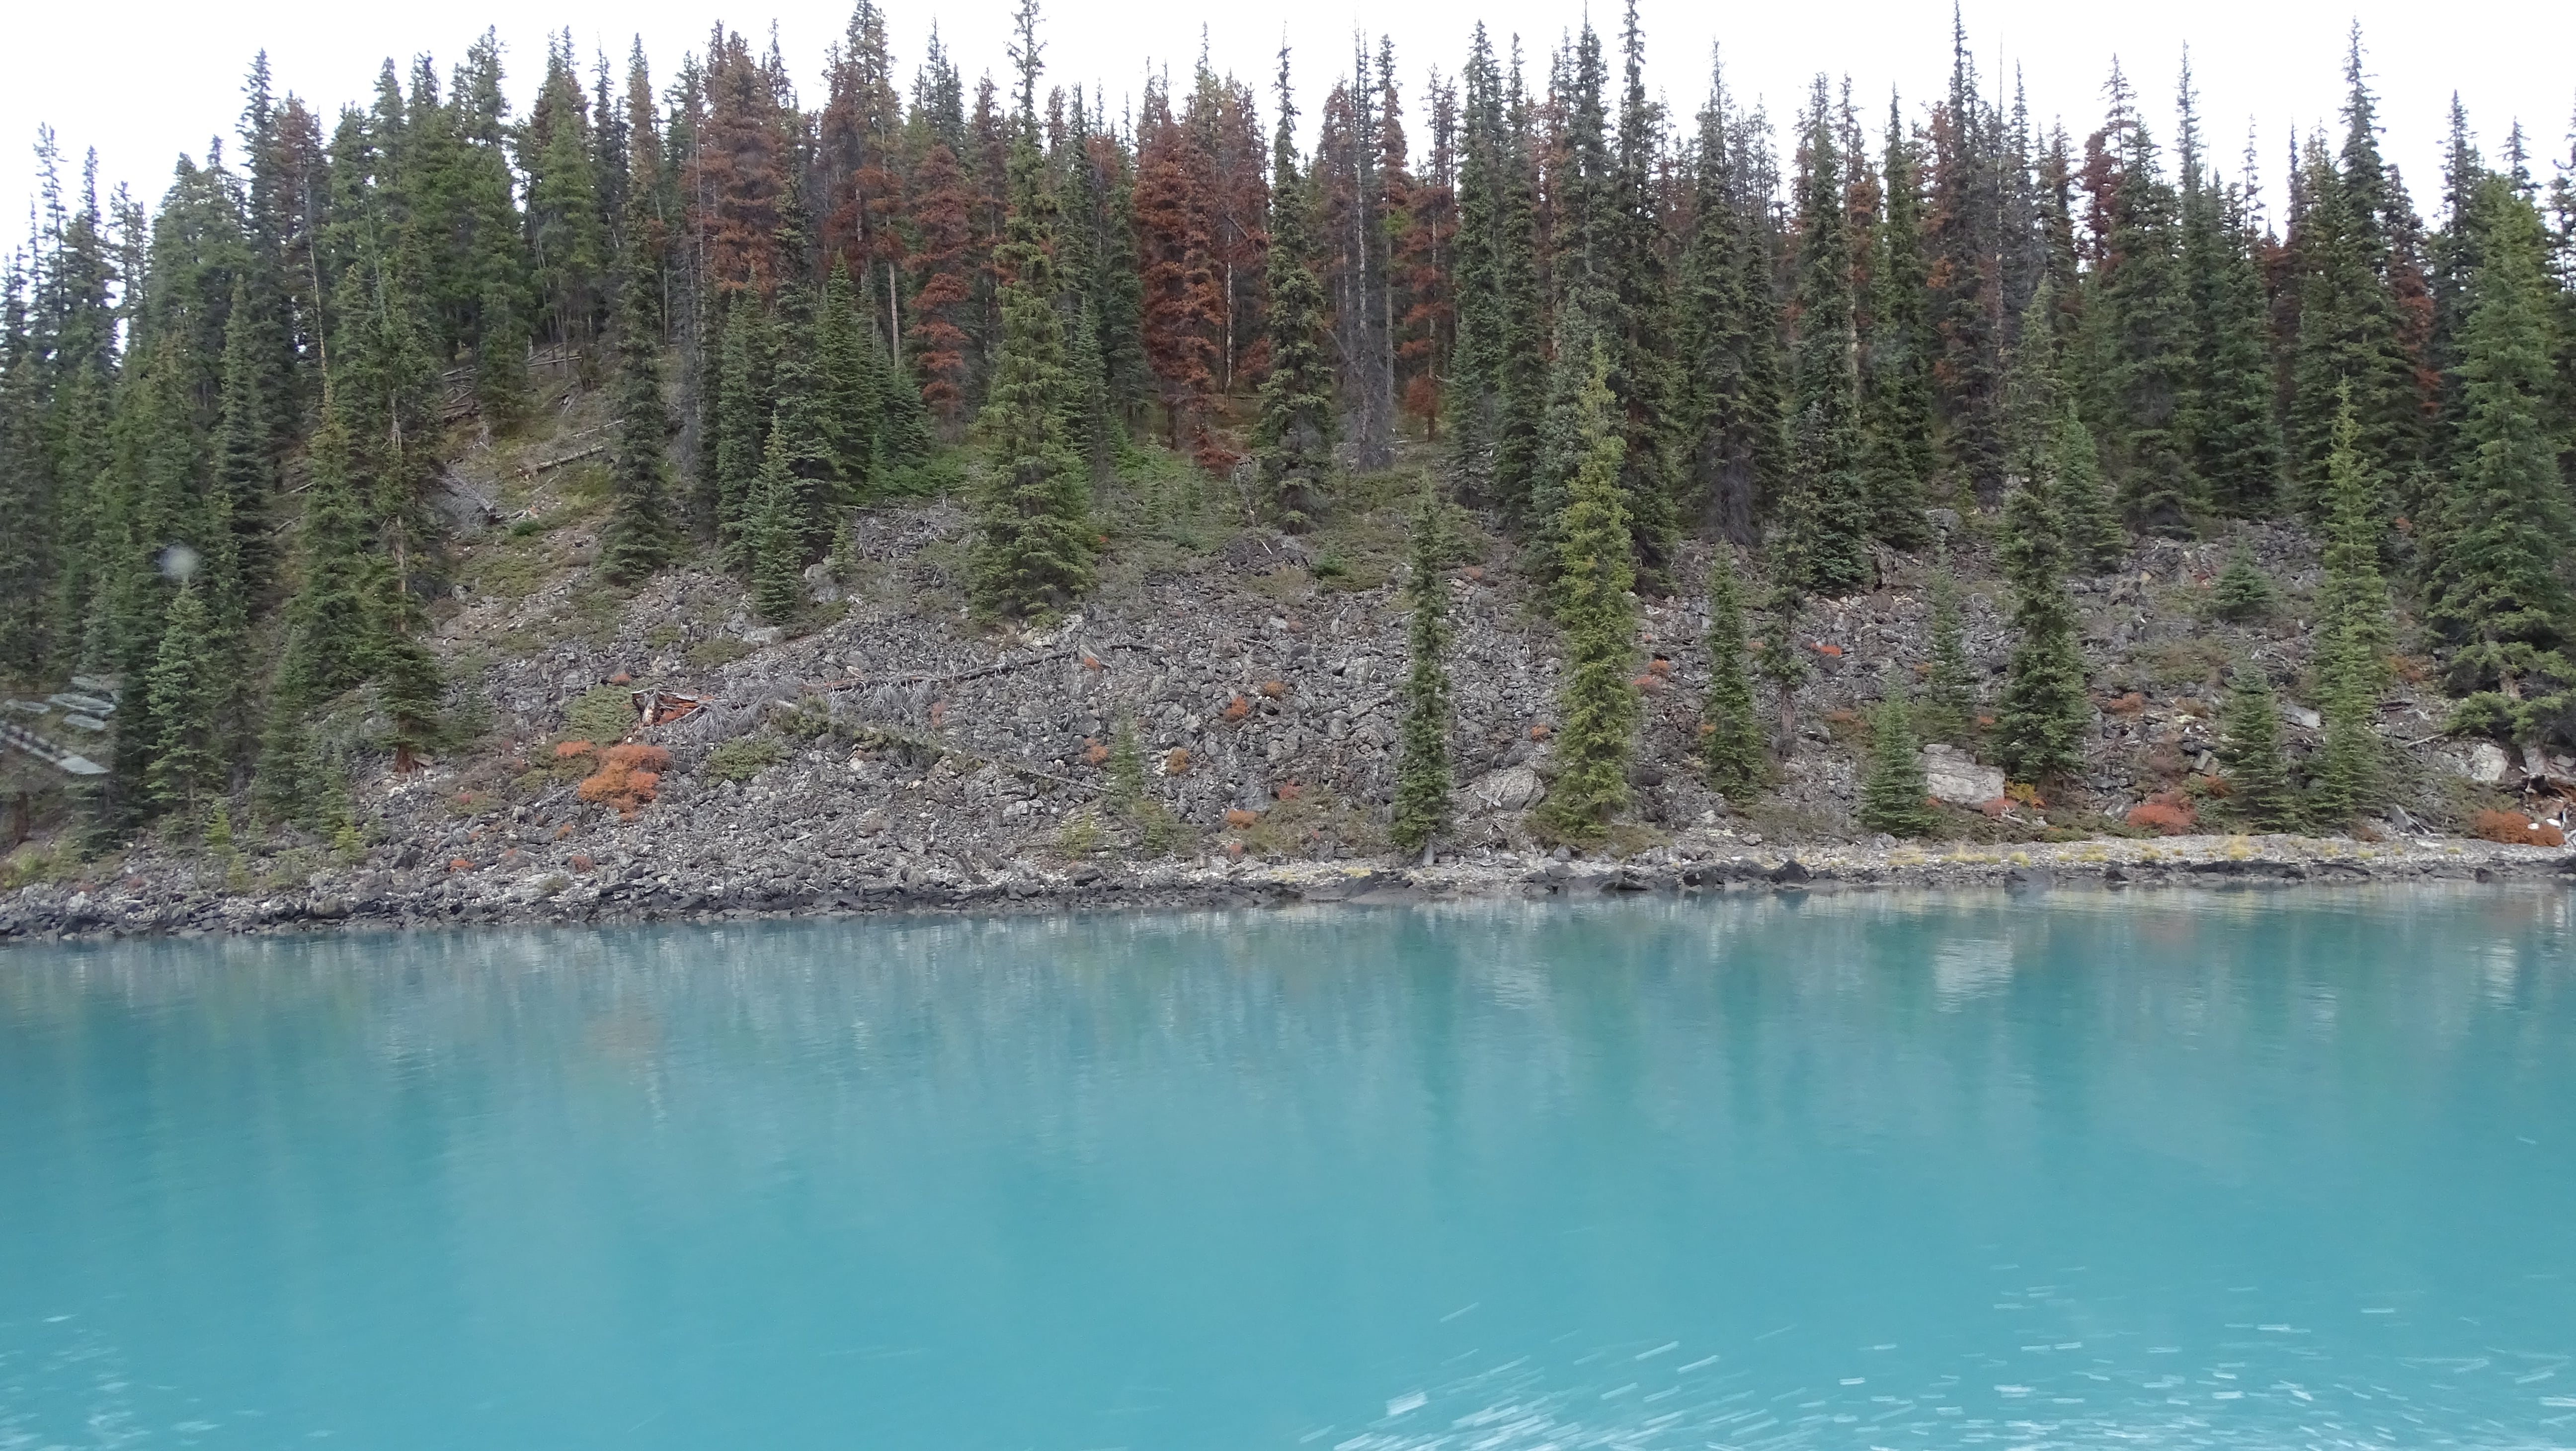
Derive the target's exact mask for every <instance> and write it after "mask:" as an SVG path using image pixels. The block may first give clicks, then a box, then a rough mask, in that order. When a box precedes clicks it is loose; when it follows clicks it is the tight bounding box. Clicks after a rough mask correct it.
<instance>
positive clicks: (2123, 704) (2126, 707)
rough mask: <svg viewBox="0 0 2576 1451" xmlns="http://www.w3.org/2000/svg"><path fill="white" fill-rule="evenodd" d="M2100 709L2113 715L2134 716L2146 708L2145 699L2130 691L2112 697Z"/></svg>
mask: <svg viewBox="0 0 2576 1451" xmlns="http://www.w3.org/2000/svg"><path fill="white" fill-rule="evenodd" d="M2102 708H2103V709H2104V710H2107V711H2109V712H2110V713H2111V714H2113V715H2136V714H2138V713H2139V712H2140V711H2143V710H2145V709H2146V708H2147V698H2146V697H2145V696H2143V695H2140V694H2139V693H2138V692H2136V691H2134V690H2132V691H2130V692H2129V693H2128V694H2126V695H2117V696H2113V697H2112V698H2111V699H2110V700H2109V701H2107V702H2105V703H2104V705H2103V706H2102Z"/></svg>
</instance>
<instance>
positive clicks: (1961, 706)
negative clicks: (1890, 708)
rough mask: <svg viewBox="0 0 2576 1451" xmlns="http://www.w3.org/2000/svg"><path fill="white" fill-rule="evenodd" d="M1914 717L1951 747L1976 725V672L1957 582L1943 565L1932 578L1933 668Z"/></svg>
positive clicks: (1927, 736)
mask: <svg viewBox="0 0 2576 1451" xmlns="http://www.w3.org/2000/svg"><path fill="white" fill-rule="evenodd" d="M1914 718H1915V720H1916V721H1917V722H1918V723H1919V724H1920V725H1921V728H1922V733H1923V738H1924V739H1925V740H1929V741H1942V742H1946V743H1948V744H1950V745H1954V746H1964V745H1966V744H1967V743H1968V741H1969V740H1970V738H1971V736H1972V735H1973V733H1974V731H1975V729H1976V724H1977V682H1976V674H1975V672H1974V670H1973V669H1972V668H1971V667H1970V666H1969V664H1968V633H1967V630H1966V628H1965V626H1964V625H1963V623H1962V621H1961V619H1960V610H1959V581H1958V578H1957V576H1955V575H1953V574H1952V573H1951V572H1950V570H1949V568H1948V567H1947V566H1944V567H1943V568H1941V569H1940V570H1938V571H1937V572H1935V573H1934V574H1933V576H1932V671H1931V675H1930V678H1929V679H1927V680H1926V681H1925V682H1924V690H1923V703H1922V705H1921V706H1920V707H1919V708H1918V709H1917V710H1916V711H1915V712H1914Z"/></svg>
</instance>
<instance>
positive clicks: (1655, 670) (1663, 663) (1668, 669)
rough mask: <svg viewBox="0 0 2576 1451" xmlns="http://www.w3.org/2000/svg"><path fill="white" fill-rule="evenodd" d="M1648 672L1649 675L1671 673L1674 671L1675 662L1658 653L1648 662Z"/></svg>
mask: <svg viewBox="0 0 2576 1451" xmlns="http://www.w3.org/2000/svg"><path fill="white" fill-rule="evenodd" d="M1646 673H1647V674H1649V675H1670V674H1672V673H1673V662H1672V661H1670V660H1668V659H1666V658H1664V657H1663V656H1661V655H1658V656H1656V657H1655V658H1654V659H1653V660H1650V661H1648V662H1647V664H1646Z"/></svg>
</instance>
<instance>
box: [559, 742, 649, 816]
mask: <svg viewBox="0 0 2576 1451" xmlns="http://www.w3.org/2000/svg"><path fill="white" fill-rule="evenodd" d="M670 764H671V753H670V752H669V751H666V750H663V749H662V748H661V747H660V746H646V745H627V746H611V747H610V748H609V751H608V755H607V758H606V759H604V760H603V761H601V762H600V765H599V769H598V770H597V771H596V772H594V773H592V774H591V775H590V776H589V777H587V778H585V779H584V780H583V781H582V783H581V786H580V787H579V788H578V789H577V790H576V791H575V792H574V793H573V794H574V795H576V796H579V797H580V798H581V799H582V800H584V801H588V802H591V803H593V804H595V805H599V806H613V807H615V808H616V809H617V814H618V815H620V816H622V817H625V818H626V819H627V820H629V821H632V820H634V819H635V813H636V812H638V811H641V810H643V809H644V807H645V806H647V805H648V804H650V803H651V802H652V800H653V795H654V793H655V792H656V791H657V790H659V789H660V787H661V784H662V772H663V771H665V770H667V769H669V767H670Z"/></svg>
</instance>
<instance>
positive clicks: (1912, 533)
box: [1862, 96, 1933, 549]
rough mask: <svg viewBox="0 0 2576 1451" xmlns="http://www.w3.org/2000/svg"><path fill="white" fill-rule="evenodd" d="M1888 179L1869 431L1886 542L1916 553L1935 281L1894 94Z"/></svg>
mask: <svg viewBox="0 0 2576 1451" xmlns="http://www.w3.org/2000/svg"><path fill="white" fill-rule="evenodd" d="M1880 176H1881V182H1882V187H1883V193H1884V198H1885V199H1884V202H1883V205H1884V207H1885V208H1886V221H1885V223H1884V224H1883V225H1882V226H1880V227H1879V229H1878V237H1879V243H1878V254H1877V256H1875V257H1874V258H1871V259H1870V274H1871V292H1870V307H1869V311H1870V329H1869V337H1868V339H1867V342H1866V346H1865V351H1864V357H1863V367H1862V375H1863V379H1864V385H1863V386H1864V394H1863V403H1864V408H1865V423H1864V428H1863V436H1864V439H1865V446H1866V448H1867V451H1868V473H1869V501H1870V516H1871V518H1872V520H1873V521H1874V525H1875V528H1876V531H1877V535H1878V538H1879V539H1880V541H1881V542H1883V543H1886V544H1888V545H1891V546H1893V547H1895V548H1898V549H1912V548H1915V547H1916V546H1918V545H1920V544H1922V543H1923V541H1924V537H1925V526H1924V516H1923V489H1924V484H1925V481H1926V480H1928V479H1929V478H1930V477H1931V474H1932V464H1933V449H1932V374H1931V367H1930V334H1931V327H1930V323H1929V321H1928V320H1927V319H1926V318H1925V317H1924V311H1923V310H1924V305H1925V303H1926V301H1927V300H1928V299H1929V297H1930V295H1931V291H1930V288H1931V284H1930V277H1929V272H1928V269H1927V266H1926V264H1925V262H1924V257H1923V192H1922V178H1921V164H1920V158H1919V157H1918V156H1917V155H1916V154H1915V150H1914V145H1913V143H1912V142H1911V141H1910V140H1909V139H1908V138H1907V136H1906V134H1905V126H1904V121H1903V119H1902V116H1901V115H1900V113H1899V112H1898V110H1897V106H1896V99H1895V97H1893V96H1890V97H1889V98H1888V103H1887V150H1886V159H1885V162H1884V166H1883V170H1882V171H1881V173H1880Z"/></svg>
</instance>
